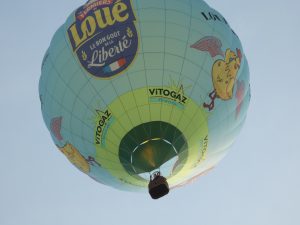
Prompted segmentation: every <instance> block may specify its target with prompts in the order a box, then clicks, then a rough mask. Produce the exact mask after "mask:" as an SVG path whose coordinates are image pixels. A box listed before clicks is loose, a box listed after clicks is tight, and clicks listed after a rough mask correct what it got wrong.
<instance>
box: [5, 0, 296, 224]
mask: <svg viewBox="0 0 300 225" xmlns="http://www.w3.org/2000/svg"><path fill="white" fill-rule="evenodd" d="M82 3H83V2H82V1H79V0H73V1H58V0H52V1H36V0H27V1H5V2H4V1H3V3H2V4H1V11H2V12H1V14H0V30H1V31H0V51H1V53H0V65H1V67H0V109H1V110H0V139H1V150H0V151H1V157H0V224H1V225H20V224H24V225H53V224H58V225H60V224H62V225H69V224H70V225H82V224H101V225H117V224H143V225H148V224H152V222H151V219H154V220H155V221H157V222H159V223H161V224H162V223H167V224H173V225H177V224H191V225H194V224H195V225H196V224H205V225H240V224H243V225H266V224H268V225H282V224H285V225H294V224H299V223H300V219H299V215H298V214H299V202H300V191H299V190H300V179H299V174H298V173H299V172H300V163H299V158H300V151H299V150H300V144H299V141H298V140H299V135H300V123H299V115H300V106H299V97H300V94H299V91H298V90H299V84H300V78H299V71H300V69H299V68H298V67H299V66H300V61H299V62H298V60H299V57H298V55H299V52H300V47H299V46H300V45H299V41H300V29H299V27H300V16H299V10H300V3H299V1H296V0H286V1H271V0H266V1H258V0H252V1H238V0H227V1H226V3H225V2H223V1H216V0H209V1H207V3H208V4H210V5H211V6H212V7H213V8H215V9H217V10H218V11H220V12H221V13H222V14H223V16H224V17H225V18H226V19H227V20H228V22H229V23H230V24H231V26H232V28H233V29H234V30H235V31H236V33H237V34H238V35H239V37H240V39H241V40H242V43H243V47H244V51H245V54H246V55H247V58H248V61H249V65H250V72H251V85H252V102H251V105H250V108H249V112H248V119H247V121H246V124H245V126H244V128H243V130H242V132H241V134H240V135H239V137H238V138H237V141H236V142H235V144H234V145H233V146H232V149H231V151H230V153H229V155H228V156H227V157H226V158H225V159H224V160H223V161H222V162H221V163H220V165H219V166H218V167H217V168H216V169H215V170H213V171H212V172H211V173H209V174H208V175H207V176H204V177H202V178H201V179H199V180H198V181H197V182H195V183H194V184H192V185H189V186H186V187H184V188H181V189H177V190H175V191H173V192H172V193H171V194H170V195H169V196H167V197H166V198H163V199H161V200H160V201H152V200H150V199H149V198H148V196H145V195H143V194H133V193H127V192H120V191H117V190H114V189H110V188H108V187H105V186H102V185H100V184H98V183H96V182H95V181H93V180H92V179H90V178H89V177H87V176H86V175H84V174H83V173H81V172H79V171H78V170H76V169H74V167H73V166H72V165H71V164H70V163H68V162H67V160H66V159H65V157H64V156H63V155H62V154H60V153H59V152H58V151H57V150H56V149H55V146H54V144H53V143H52V141H51V139H50V135H49V133H48V131H47V129H46V127H45V125H44V124H43V120H42V116H41V112H40V104H39V98H38V80H39V76H40V65H41V61H42V57H43V55H44V52H45V51H46V49H47V47H48V45H49V43H50V40H51V37H52V35H53V34H54V32H55V30H56V29H57V28H58V27H59V26H60V25H61V24H62V23H63V22H64V20H65V19H66V18H67V16H68V15H69V13H71V11H72V10H73V9H75V8H76V7H78V6H79V5H80V4H82Z"/></svg>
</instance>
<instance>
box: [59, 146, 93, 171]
mask: <svg viewBox="0 0 300 225" xmlns="http://www.w3.org/2000/svg"><path fill="white" fill-rule="evenodd" d="M58 148H59V150H60V151H61V152H62V153H63V154H64V155H65V156H66V157H67V158H68V159H69V161H70V162H71V163H72V164H74V165H75V166H76V167H77V168H78V169H80V170H81V171H82V172H84V173H89V172H90V165H89V162H88V161H87V160H86V159H85V158H84V157H83V156H82V155H81V154H80V152H79V151H78V150H77V149H76V148H75V147H74V146H73V145H72V144H70V143H68V144H66V145H65V146H64V147H62V148H60V147H58Z"/></svg>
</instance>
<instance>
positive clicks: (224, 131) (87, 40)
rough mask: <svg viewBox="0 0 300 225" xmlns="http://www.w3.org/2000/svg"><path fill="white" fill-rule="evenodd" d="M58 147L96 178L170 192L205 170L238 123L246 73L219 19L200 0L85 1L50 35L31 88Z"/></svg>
mask: <svg viewBox="0 0 300 225" xmlns="http://www.w3.org/2000/svg"><path fill="white" fill-rule="evenodd" d="M39 93H40V99H41V107H42V113H43V118H44V121H45V124H46V125H47V127H48V129H49V131H50V133H51V136H52V138H53V141H54V143H55V144H56V146H57V147H58V149H59V150H60V151H61V152H62V153H63V154H64V155H65V156H66V157H67V158H68V159H69V161H70V162H71V163H73V164H74V165H75V166H76V167H77V168H78V169H80V170H81V171H82V172H84V173H86V174H87V175H89V176H90V177H91V178H93V179H95V180H96V181H98V182H100V183H103V184H105V185H109V186H112V187H115V188H118V189H122V190H129V191H143V190H145V189H147V185H148V182H149V179H150V175H151V174H153V173H154V172H156V171H160V172H161V174H162V175H163V176H165V177H166V178H167V180H168V183H169V185H170V187H171V188H174V187H177V186H182V185H184V184H186V183H189V182H191V181H193V180H194V179H195V178H197V177H198V176H200V175H202V174H204V173H205V172H207V171H209V170H210V169H212V168H213V167H214V166H215V165H216V164H217V163H218V162H219V161H220V160H221V159H222V158H223V157H224V156H225V154H226V153H227V151H228V148H229V147H230V145H231V144H232V143H233V141H234V139H235V137H236V135H237V134H238V133H239V131H240V129H241V127H242V125H243V123H244V120H245V118H246V113H247V108H248V105H249V100H250V88H249V70H248V64H247V60H246V57H245V54H244V51H243V48H242V46H241V43H240V40H239V38H238V36H237V35H236V34H235V32H234V31H233V30H232V29H231V28H230V26H229V24H228V22H227V21H226V19H225V18H224V17H223V16H222V15H221V14H220V13H218V12H217V11H215V10H214V9H212V8H210V7H209V6H208V5H207V4H206V3H205V2H204V1H201V0H189V1H188V0H180V1H179V0H165V1H161V0H151V1H149V0H118V1H116V0H105V1H104V0H94V1H89V2H87V3H86V4H84V5H83V6H81V7H79V8H78V9H76V10H75V11H74V12H73V13H72V14H71V15H70V16H69V17H68V19H67V20H66V22H65V23H64V24H63V25H62V26H61V27H60V28H59V29H58V30H57V32H56V33H55V35H54V37H53V39H52V41H51V44H50V47H49V49H48V50H47V52H46V54H45V57H44V60H43V63H42V75H41V78H40V84H39Z"/></svg>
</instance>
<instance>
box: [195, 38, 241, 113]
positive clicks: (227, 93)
mask: <svg viewBox="0 0 300 225" xmlns="http://www.w3.org/2000/svg"><path fill="white" fill-rule="evenodd" d="M209 38H211V39H209ZM217 40H218V39H217ZM217 40H216V38H215V37H205V38H203V39H201V40H199V41H198V42H196V43H195V44H194V45H192V46H191V47H193V48H195V46H197V48H196V49H198V50H201V51H208V52H209V53H210V55H211V56H212V57H214V56H217V55H222V54H221V49H220V48H221V46H222V44H221V41H220V40H219V41H217ZM199 46H200V47H199ZM223 55H224V56H223V57H224V58H223V59H218V60H216V61H215V62H214V64H213V66H212V71H211V74H212V82H213V86H214V90H213V91H212V92H211V93H209V97H210V99H211V102H210V103H203V107H204V108H208V110H209V111H211V110H213V109H214V107H215V100H216V98H219V99H221V100H224V101H226V100H229V99H232V96H233V89H234V85H235V82H236V76H237V73H238V71H239V69H240V65H241V61H242V53H241V50H240V49H236V52H234V51H232V50H231V49H229V48H228V49H227V50H226V52H225V54H223Z"/></svg>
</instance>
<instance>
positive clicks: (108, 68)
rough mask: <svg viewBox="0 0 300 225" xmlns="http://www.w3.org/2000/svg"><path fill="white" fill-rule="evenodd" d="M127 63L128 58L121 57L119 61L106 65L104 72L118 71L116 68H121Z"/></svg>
mask: <svg viewBox="0 0 300 225" xmlns="http://www.w3.org/2000/svg"><path fill="white" fill-rule="evenodd" d="M125 64H126V59H125V58H121V59H119V60H118V61H116V62H113V63H112V64H110V65H108V66H106V67H104V68H103V71H104V73H111V72H113V71H116V70H118V69H120V68H121V67H122V66H124V65H125Z"/></svg>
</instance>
